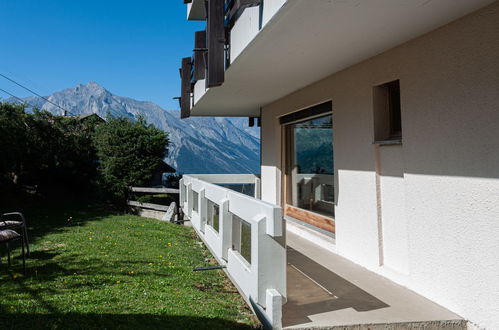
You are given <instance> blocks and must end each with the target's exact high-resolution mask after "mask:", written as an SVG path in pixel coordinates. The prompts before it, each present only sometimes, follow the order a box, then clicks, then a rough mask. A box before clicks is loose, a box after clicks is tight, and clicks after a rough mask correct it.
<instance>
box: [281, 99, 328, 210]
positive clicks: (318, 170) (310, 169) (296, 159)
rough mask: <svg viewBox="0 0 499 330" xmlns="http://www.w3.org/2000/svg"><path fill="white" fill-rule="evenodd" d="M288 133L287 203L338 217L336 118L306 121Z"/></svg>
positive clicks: (299, 122)
mask: <svg viewBox="0 0 499 330" xmlns="http://www.w3.org/2000/svg"><path fill="white" fill-rule="evenodd" d="M329 109H331V108H329ZM285 129H286V145H287V151H286V155H287V156H286V158H287V166H288V168H287V178H288V180H287V184H286V193H287V198H286V199H287V203H288V204H289V205H291V206H294V207H297V208H300V209H303V210H307V211H312V212H314V213H318V214H320V215H322V216H325V217H328V218H332V217H334V162H333V117H332V115H331V114H327V115H325V116H324V115H323V116H320V117H315V118H312V119H304V120H303V119H302V120H301V121H298V122H295V123H291V124H288V125H286V127H285Z"/></svg>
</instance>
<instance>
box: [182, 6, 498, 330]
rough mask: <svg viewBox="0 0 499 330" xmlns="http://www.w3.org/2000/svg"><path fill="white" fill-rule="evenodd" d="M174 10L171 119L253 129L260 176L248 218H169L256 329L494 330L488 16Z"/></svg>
mask: <svg viewBox="0 0 499 330" xmlns="http://www.w3.org/2000/svg"><path fill="white" fill-rule="evenodd" d="M184 2H186V3H187V11H188V19H191V20H205V19H206V20H207V31H206V33H203V32H199V33H197V34H196V43H197V44H196V46H195V51H194V56H193V57H192V58H190V57H189V58H185V59H184V60H183V70H182V73H183V78H184V79H183V85H182V100H181V103H182V114H183V116H184V117H187V116H246V117H252V118H257V120H256V121H257V122H258V123H261V136H262V159H261V178H260V179H261V186H259V183H260V179H259V178H255V177H246V178H242V177H232V178H230V180H232V182H233V183H242V182H256V186H257V189H256V192H255V196H256V197H260V196H259V194H260V191H259V190H261V201H260V200H257V199H255V198H250V197H246V196H243V195H240V194H237V193H234V192H231V191H230V190H227V189H224V188H221V187H219V186H216V185H213V184H210V183H207V182H212V183H227V182H228V181H227V180H229V179H227V178H225V179H224V178H222V177H220V176H211V177H210V176H201V177H194V176H185V177H184V179H183V183H182V187H181V188H182V189H181V190H182V199H183V206H184V210H185V212H186V214H188V215H189V217H190V218H191V220H192V222H193V225H194V227H195V228H196V230H197V231H198V233H199V235H200V236H201V237H202V238H203V240H204V241H205V242H206V244H207V246H208V247H209V248H210V249H211V250H212V252H213V254H214V255H215V256H216V257H217V258H218V260H219V262H220V263H222V264H225V265H226V266H227V273H228V274H229V276H230V277H231V279H232V280H233V281H234V283H235V284H236V285H237V286H238V288H239V290H240V291H241V293H242V295H243V296H244V297H245V298H246V299H247V301H248V302H249V303H250V304H251V305H252V307H253V308H254V310H255V312H256V313H257V314H260V317H261V319H263V320H264V322H266V321H265V320H267V321H268V323H269V324H271V325H272V326H273V327H275V328H279V327H281V326H282V327H290V328H292V327H300V328H306V327H314V326H316V327H328V326H331V327H332V326H345V327H346V328H348V327H350V328H353V325H356V324H357V325H358V324H364V325H365V324H374V326H370V328H371V329H378V328H376V327H380V329H381V328H382V327H385V326H387V324H391V326H394V327H395V328H397V326H400V327H404V326H406V327H408V328H409V329H413V328H414V329H416V328H417V329H420V328H422V327H423V326H426V329H440V328H442V329H465V328H466V327H468V328H477V329H481V328H485V329H499V1H491V0H434V1H428V0H287V1H286V0H261V1H259V0H233V1H224V0H208V1H207V4H206V6H205V1H204V0H192V1H184ZM205 41H206V42H205ZM252 120H253V119H252ZM283 216H284V220H283ZM244 237H247V239H245V238H244ZM248 237H251V239H249V238H248ZM286 246H288V247H291V248H288V251H287V252H286V249H285V247H286ZM286 258H287V259H286ZM307 281H309V282H307ZM411 327H412V328H411ZM383 329H384V328H383ZM404 329H406V328H404Z"/></svg>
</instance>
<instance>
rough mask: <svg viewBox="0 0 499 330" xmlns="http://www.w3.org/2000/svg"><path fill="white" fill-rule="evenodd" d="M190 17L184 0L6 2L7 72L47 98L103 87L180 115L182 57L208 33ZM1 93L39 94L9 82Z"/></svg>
mask: <svg viewBox="0 0 499 330" xmlns="http://www.w3.org/2000/svg"><path fill="white" fill-rule="evenodd" d="M185 16H186V8H185V5H184V4H183V1H182V0H144V1H130V0H120V1H118V0H100V1H96V0H85V1H72V0H1V1H0V41H1V45H2V46H1V51H0V73H3V74H5V75H7V76H10V77H12V78H13V79H15V80H17V81H19V82H21V83H22V84H25V85H27V87H30V88H32V89H34V90H35V91H36V92H38V93H40V94H42V95H49V94H51V93H53V92H55V91H58V90H61V89H65V88H70V87H74V86H76V85H77V84H78V83H87V82H89V81H96V82H97V83H99V84H101V85H102V86H104V87H105V88H107V89H108V90H110V91H111V92H113V93H115V94H118V95H121V96H128V97H132V98H135V99H139V100H147V101H152V102H154V103H157V104H159V105H160V106H162V107H164V108H168V109H178V101H175V100H172V97H174V96H178V95H179V94H180V91H179V89H180V87H179V86H180V79H179V73H178V68H179V66H180V59H181V57H184V56H190V55H191V54H192V49H193V38H194V31H196V30H201V29H203V28H204V26H203V24H202V23H201V22H190V21H187V20H186V18H185ZM0 88H2V89H5V90H7V91H9V92H11V93H13V94H15V95H17V96H20V97H24V96H29V95H31V94H30V93H28V92H26V91H24V90H22V89H20V88H18V87H16V86H15V85H13V84H12V83H9V82H8V81H6V80H5V79H3V78H2V77H0ZM0 97H2V98H6V97H8V96H7V95H5V94H4V93H3V92H0Z"/></svg>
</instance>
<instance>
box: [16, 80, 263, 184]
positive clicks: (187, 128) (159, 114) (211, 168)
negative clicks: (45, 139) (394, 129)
mask: <svg viewBox="0 0 499 330" xmlns="http://www.w3.org/2000/svg"><path fill="white" fill-rule="evenodd" d="M47 99H48V100H50V101H51V102H53V103H55V104H57V105H59V106H61V107H62V108H64V109H67V110H68V111H70V112H71V113H70V114H69V115H82V114H92V113H96V114H98V115H99V116H101V117H102V118H105V117H106V116H107V115H108V114H110V115H111V116H119V117H128V118H137V117H138V116H143V117H144V118H145V119H146V120H147V122H148V123H151V124H153V125H155V126H156V127H158V128H160V129H162V130H164V131H165V132H168V133H169V138H170V146H169V148H168V149H169V150H168V156H167V158H166V159H165V161H166V162H167V163H168V164H170V165H171V166H173V167H175V168H176V169H177V171H178V172H180V173H187V174H188V173H192V174H195V173H259V172H260V140H259V130H258V129H256V128H250V127H247V126H248V120H247V118H221V117H194V118H188V119H183V120H182V119H180V113H179V111H176V110H165V109H162V108H161V107H159V106H158V105H156V104H154V103H151V102H146V101H138V100H134V99H132V98H128V97H122V96H117V95H114V94H112V93H111V92H109V91H108V90H106V89H105V88H104V87H102V86H100V85H98V84H97V83H95V82H90V83H88V84H86V85H83V84H80V85H78V86H76V87H75V88H69V89H65V90H62V91H59V92H56V93H54V94H52V95H50V96H48V97H47ZM24 100H25V101H26V102H28V103H29V104H30V105H32V106H35V107H38V108H41V109H43V110H47V111H49V112H51V113H53V114H58V115H61V112H62V110H61V109H60V108H58V107H57V106H55V105H53V104H51V103H49V102H47V101H45V100H44V99H42V98H40V97H28V98H25V99H24ZM7 101H12V100H7Z"/></svg>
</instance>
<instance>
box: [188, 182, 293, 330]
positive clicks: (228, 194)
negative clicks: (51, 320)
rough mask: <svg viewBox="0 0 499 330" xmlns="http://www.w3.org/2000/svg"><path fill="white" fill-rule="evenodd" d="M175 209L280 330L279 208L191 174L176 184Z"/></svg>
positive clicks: (281, 258)
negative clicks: (177, 196) (178, 186)
mask: <svg viewBox="0 0 499 330" xmlns="http://www.w3.org/2000/svg"><path fill="white" fill-rule="evenodd" d="M199 177H204V178H205V179H206V178H207V176H199ZM212 178H215V177H214V176H213V177H212ZM224 183H227V182H224ZM236 183H240V182H236ZM255 190H256V189H255ZM180 205H181V206H182V208H183V210H184V213H185V215H186V216H187V217H188V218H189V219H190V220H191V223H192V226H193V227H194V229H195V230H196V232H197V233H198V235H199V236H200V237H201V239H202V240H203V241H204V242H205V244H206V245H207V246H208V248H209V249H210V250H211V252H212V253H213V255H214V256H215V257H216V259H217V260H218V262H219V263H220V264H222V265H225V266H226V270H227V273H228V275H229V277H230V278H231V280H232V281H233V282H234V284H235V285H236V286H237V287H238V289H239V291H240V292H241V294H242V295H243V297H244V298H245V299H246V301H248V302H249V303H250V304H251V305H252V307H253V308H254V309H255V312H256V313H259V314H260V316H263V317H264V318H265V319H266V322H268V323H269V324H270V325H272V327H273V328H275V329H279V328H281V313H282V304H283V303H284V302H285V300H286V249H285V246H284V243H283V242H284V239H283V231H284V228H283V218H282V210H281V208H280V207H279V206H277V205H273V204H270V203H267V202H263V201H261V200H258V199H256V198H253V197H250V196H246V195H243V194H240V193H238V192H235V191H232V190H230V189H228V188H224V187H221V186H217V185H215V184H213V183H208V182H206V181H204V180H202V179H200V178H197V177H194V176H191V175H184V176H183V178H182V179H181V180H180ZM257 309H258V310H257Z"/></svg>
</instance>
